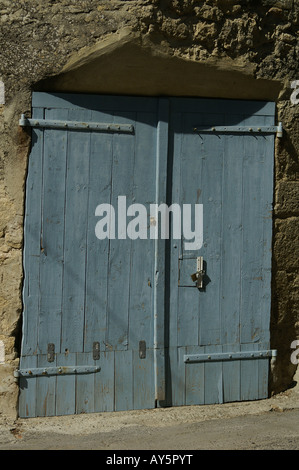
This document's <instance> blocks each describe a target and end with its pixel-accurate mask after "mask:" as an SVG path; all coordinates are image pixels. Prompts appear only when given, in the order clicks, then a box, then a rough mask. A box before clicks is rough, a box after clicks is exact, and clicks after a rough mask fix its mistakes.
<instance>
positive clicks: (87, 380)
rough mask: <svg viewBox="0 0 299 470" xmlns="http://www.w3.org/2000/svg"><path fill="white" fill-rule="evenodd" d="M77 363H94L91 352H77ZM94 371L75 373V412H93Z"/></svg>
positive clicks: (82, 364) (83, 364)
mask: <svg viewBox="0 0 299 470" xmlns="http://www.w3.org/2000/svg"><path fill="white" fill-rule="evenodd" d="M77 365H78V366H85V365H94V361H93V358H92V353H77ZM94 381H95V373H86V374H77V375H76V413H78V414H79V413H92V412H94V401H95V398H94Z"/></svg>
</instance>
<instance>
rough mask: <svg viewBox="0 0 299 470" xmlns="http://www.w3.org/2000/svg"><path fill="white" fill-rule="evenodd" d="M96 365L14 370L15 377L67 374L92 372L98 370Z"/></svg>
mask: <svg viewBox="0 0 299 470" xmlns="http://www.w3.org/2000/svg"><path fill="white" fill-rule="evenodd" d="M100 370H101V368H100V367H97V366H67V367H66V366H60V367H37V368H32V369H19V370H15V372H14V376H15V377H37V376H49V375H67V374H92V373H95V372H99V371H100Z"/></svg>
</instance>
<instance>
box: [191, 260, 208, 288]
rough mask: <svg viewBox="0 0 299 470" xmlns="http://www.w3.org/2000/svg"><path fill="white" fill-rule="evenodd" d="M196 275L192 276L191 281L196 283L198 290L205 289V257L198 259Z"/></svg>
mask: <svg viewBox="0 0 299 470" xmlns="http://www.w3.org/2000/svg"><path fill="white" fill-rule="evenodd" d="M196 269H197V271H196V273H194V274H191V279H192V281H193V282H196V287H197V289H202V288H203V278H204V275H205V271H204V269H203V257H202V256H198V257H197V258H196Z"/></svg>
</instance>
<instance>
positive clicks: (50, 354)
mask: <svg viewBox="0 0 299 470" xmlns="http://www.w3.org/2000/svg"><path fill="white" fill-rule="evenodd" d="M54 357H55V344H54V343H49V344H48V350H47V361H48V362H54Z"/></svg>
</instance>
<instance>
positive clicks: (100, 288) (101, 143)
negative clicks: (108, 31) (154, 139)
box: [84, 111, 114, 352]
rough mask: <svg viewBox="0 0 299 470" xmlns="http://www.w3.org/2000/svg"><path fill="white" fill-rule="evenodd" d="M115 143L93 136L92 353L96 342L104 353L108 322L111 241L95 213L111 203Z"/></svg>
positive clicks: (88, 325)
mask: <svg viewBox="0 0 299 470" xmlns="http://www.w3.org/2000/svg"><path fill="white" fill-rule="evenodd" d="M113 119H114V118H113V116H111V115H110V114H109V113H102V112H96V111H93V112H92V120H93V121H94V122H108V123H109V122H111V123H113ZM112 142H113V135H112V134H109V133H97V132H94V133H92V134H91V149H90V169H89V200H88V221H87V222H88V226H87V260H86V293H85V327H84V328H85V333H84V351H85V352H90V351H92V347H93V346H92V345H93V342H94V341H97V342H99V343H100V349H101V350H102V351H103V350H105V339H106V323H107V285H108V254H109V239H108V238H105V239H103V240H99V239H98V238H97V237H96V234H95V227H96V224H97V222H98V218H97V217H95V210H96V208H97V206H98V205H100V204H107V203H110V198H111V189H112V180H111V168H112Z"/></svg>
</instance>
